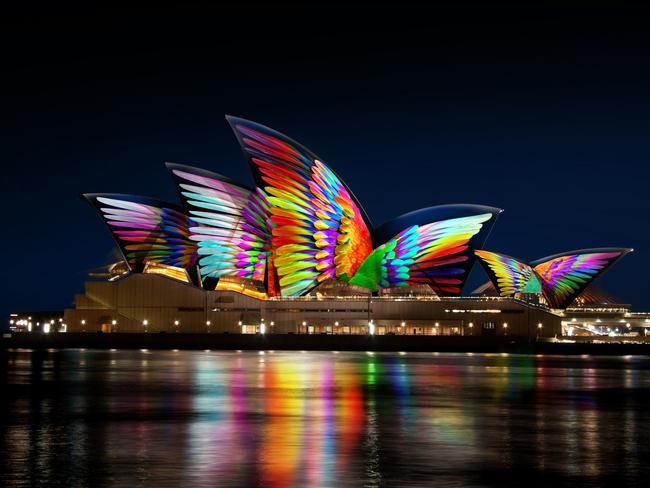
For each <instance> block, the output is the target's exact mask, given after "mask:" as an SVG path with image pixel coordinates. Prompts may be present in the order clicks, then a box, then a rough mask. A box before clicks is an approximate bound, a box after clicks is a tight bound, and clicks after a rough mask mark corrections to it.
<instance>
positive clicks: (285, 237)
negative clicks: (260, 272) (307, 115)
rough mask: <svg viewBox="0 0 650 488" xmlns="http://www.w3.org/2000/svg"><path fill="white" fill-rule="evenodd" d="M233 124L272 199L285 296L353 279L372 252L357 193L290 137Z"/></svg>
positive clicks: (238, 121)
mask: <svg viewBox="0 0 650 488" xmlns="http://www.w3.org/2000/svg"><path fill="white" fill-rule="evenodd" d="M228 122H229V123H230V125H231V127H232V129H233V131H234V132H235V135H236V136H237V139H238V141H239V143H240V145H241V147H242V149H243V151H244V154H245V155H246V157H247V158H248V160H249V162H250V165H251V169H252V171H253V174H254V176H255V180H256V182H257V185H258V186H259V187H260V188H262V189H263V190H264V192H265V193H266V194H267V195H268V202H269V208H270V213H271V221H272V223H273V230H272V238H271V244H272V248H273V253H274V259H273V262H274V265H275V268H276V270H277V273H278V276H279V285H280V289H281V294H282V295H283V296H299V295H304V294H305V293H308V292H309V291H310V290H311V289H313V288H314V287H315V286H317V285H318V284H319V283H321V282H323V281H325V280H326V279H329V278H336V279H338V280H341V281H347V280H349V279H350V277H352V276H353V275H354V274H355V272H356V271H357V269H358V268H359V266H360V265H361V263H362V262H363V261H364V259H365V258H366V257H367V256H368V255H369V254H370V252H371V251H372V240H371V235H370V231H369V223H368V219H367V217H366V215H365V213H364V212H363V210H362V208H361V205H360V204H359V203H358V201H357V200H356V198H355V197H354V195H353V194H352V192H351V191H350V190H349V189H348V188H347V186H346V185H345V184H344V183H343V181H342V180H341V179H340V178H339V177H338V176H337V175H336V174H335V173H334V172H333V171H332V170H331V169H330V168H329V167H328V166H327V165H326V164H325V163H323V162H322V161H321V160H319V158H318V157H317V156H316V155H315V154H314V153H312V152H311V151H310V150H309V149H307V148H305V147H304V146H302V145H301V144H299V143H297V142H295V141H293V140H291V139H290V138H288V137H287V136H285V135H283V134H280V133H279V132H276V131H274V130H273V129H269V128H268V127H264V126H262V125H260V124H256V123H254V122H250V121H248V120H244V119H239V118H235V117H228Z"/></svg>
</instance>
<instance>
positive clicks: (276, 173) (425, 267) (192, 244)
mask: <svg viewBox="0 0 650 488" xmlns="http://www.w3.org/2000/svg"><path fill="white" fill-rule="evenodd" d="M227 119H228V122H229V123H230V125H231V126H232V129H233V131H234V132H235V135H236V136H237V139H238V141H239V143H240V145H241V147H242V149H243V151H244V154H245V155H246V157H247V158H248V160H249V162H250V167H251V169H252V172H253V175H254V177H255V180H256V183H257V185H258V188H256V189H250V188H247V187H246V186H244V185H241V184H239V183H236V182H234V181H232V180H230V179H228V178H226V177H224V176H221V175H219V174H216V173H211V172H209V171H204V170H202V169H199V168H194V167H191V166H184V165H178V164H172V163H168V164H167V166H168V168H169V169H170V171H171V172H172V174H173V176H174V179H175V180H176V183H177V186H178V191H179V194H180V197H181V200H182V202H183V205H184V209H185V211H184V212H183V211H181V209H179V208H176V207H175V206H174V205H172V204H168V203H165V202H160V201H158V200H153V199H147V198H144V197H135V196H129V195H113V194H87V195H85V197H86V198H87V199H88V200H89V201H90V202H91V203H92V204H93V205H94V206H95V207H96V209H97V211H98V212H99V214H100V215H101V217H102V219H103V220H104V222H105V223H106V224H107V225H108V227H109V229H110V230H111V232H112V234H113V236H114V237H115V239H116V241H117V242H118V244H119V246H120V249H121V250H122V253H123V255H124V258H125V260H126V261H127V263H128V264H129V267H130V269H131V270H132V271H138V272H141V271H142V270H143V269H144V267H145V265H146V264H147V263H159V264H164V265H167V266H174V267H177V268H183V269H185V270H187V272H188V275H189V276H191V278H192V279H193V281H194V282H195V283H196V284H199V285H201V286H203V287H204V288H206V289H215V288H216V285H217V280H219V279H221V278H224V277H227V278H237V279H246V280H253V281H257V282H262V283H264V286H265V289H266V296H267V297H268V296H277V295H282V296H300V295H304V294H307V293H309V292H310V291H311V290H312V289H314V288H315V287H316V286H318V285H319V284H321V283H323V282H324V281H326V280H330V279H336V280H339V281H342V282H349V283H352V284H355V285H360V286H363V287H366V288H368V289H370V290H373V291H377V290H378V289H379V288H393V287H406V286H414V285H423V284H424V285H428V286H429V287H430V288H432V289H433V290H434V291H435V292H436V293H437V294H438V295H441V296H450V295H451V296H457V295H460V294H461V292H462V288H463V286H464V284H465V282H466V280H467V277H468V275H469V272H470V270H471V267H472V265H473V263H474V259H475V255H474V253H473V252H472V251H473V250H474V249H480V248H482V246H483V243H484V242H485V239H486V238H487V235H488V234H489V232H490V230H491V228H492V226H493V225H494V223H495V221H496V217H497V216H498V214H499V213H500V212H501V210H500V209H496V208H493V207H485V206H479V205H441V206H438V207H430V208H426V209H421V210H417V211H415V212H410V213H408V214H405V215H402V216H400V217H398V218H396V219H394V220H392V221H389V222H387V223H385V224H384V225H382V226H380V227H379V228H373V227H372V226H371V225H370V222H369V219H368V218H367V216H366V214H365V212H364V211H363V208H362V207H361V205H360V204H359V202H358V200H357V199H356V198H355V196H354V195H353V193H352V192H351V191H350V189H349V188H348V187H347V186H346V185H345V183H344V182H343V181H342V180H341V178H339V177H338V176H337V175H336V173H335V172H334V171H332V169H331V168H329V167H328V166H327V165H326V164H325V163H323V162H322V161H321V160H320V159H319V158H318V156H316V155H315V154H314V153H313V152H311V151H310V150H309V149H307V148H306V147H304V146H302V145H301V144H299V143H297V142H295V141H293V140H292V139H290V138H289V137H287V136H285V135H283V134H281V133H279V132H277V131H274V130H273V129H270V128H268V127H265V126H263V125H260V124H257V123H255V122H251V121H248V120H244V119H239V118H235V117H227ZM373 242H374V243H382V244H381V245H380V246H379V247H377V248H375V249H374V251H373ZM587 251H590V250H587ZM624 251H625V250H620V249H614V250H605V251H602V252H600V251H599V250H596V251H594V252H593V253H592V254H594V255H593V256H588V255H587V254H589V253H588V252H586V251H577V252H576V253H579V254H577V255H576V256H570V255H569V254H568V253H567V254H565V255H558V256H553V257H551V258H547V260H548V261H551V260H552V258H553V262H552V263H551V262H549V263H542V262H539V263H538V264H537V265H536V267H535V269H534V270H533V269H532V266H533V265H527V264H526V263H522V262H521V261H518V260H515V259H513V258H509V257H508V256H501V255H498V254H495V253H487V252H484V254H483V255H481V254H477V255H476V256H479V257H481V258H482V260H481V262H482V264H483V265H484V267H485V268H486V270H487V271H488V274H490V276H491V279H492V280H493V281H495V283H496V286H497V288H498V289H499V292H500V293H501V294H502V295H511V294H516V293H522V292H537V291H538V289H539V288H542V289H543V290H542V291H543V293H544V295H545V297H546V298H547V299H548V301H549V303H550V304H552V306H556V307H558V308H562V307H563V306H566V305H567V304H568V303H570V302H571V301H572V300H573V298H575V295H576V293H579V292H580V291H581V290H582V289H584V287H585V286H586V284H588V283H589V282H590V281H591V280H592V279H593V278H594V277H596V276H597V275H598V274H599V273H600V272H602V270H604V269H605V268H607V267H608V266H609V265H611V264H612V263H613V262H614V261H616V257H617V256H620V255H622V254H621V253H623V252H624ZM616 252H618V253H619V254H615V253H616ZM612 253H614V254H612ZM196 268H198V276H197V272H196V271H197V269H196ZM538 268H539V269H538ZM540 275H544V276H543V279H542V278H540ZM583 285H584V286H583Z"/></svg>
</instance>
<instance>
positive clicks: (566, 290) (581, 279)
mask: <svg viewBox="0 0 650 488" xmlns="http://www.w3.org/2000/svg"><path fill="white" fill-rule="evenodd" d="M630 251H632V250H631V249H625V248H600V249H582V250H579V251H569V252H566V253H562V254H556V255H554V256H549V257H547V258H542V259H540V260H537V261H535V262H533V263H531V266H533V269H534V270H535V272H536V273H537V274H538V275H539V276H540V277H541V278H542V286H543V288H542V289H543V292H544V296H545V297H546V300H547V302H548V304H549V306H550V307H551V308H566V307H568V306H569V305H570V304H571V303H572V302H573V300H575V298H576V297H577V296H578V295H579V294H580V293H581V292H582V291H583V290H584V289H585V288H586V287H587V286H588V285H589V284H590V283H591V282H592V281H593V280H594V279H596V278H597V277H598V276H600V275H601V274H602V273H603V272H604V271H605V270H606V269H607V268H609V267H610V266H612V265H613V264H614V263H615V262H616V261H618V260H619V259H620V258H621V257H623V256H624V255H625V254H627V253H628V252H630Z"/></svg>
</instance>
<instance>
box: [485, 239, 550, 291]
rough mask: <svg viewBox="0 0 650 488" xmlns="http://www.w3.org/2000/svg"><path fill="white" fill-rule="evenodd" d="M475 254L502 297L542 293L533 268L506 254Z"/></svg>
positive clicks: (486, 252)
mask: <svg viewBox="0 0 650 488" xmlns="http://www.w3.org/2000/svg"><path fill="white" fill-rule="evenodd" d="M474 254H476V256H477V257H478V258H479V263H481V266H483V268H484V269H485V271H486V273H487V274H488V276H489V277H490V281H491V282H492V283H493V284H494V286H495V288H496V289H497V292H498V293H499V295H500V296H502V297H508V296H513V295H515V294H518V293H541V291H542V284H541V281H540V279H539V277H538V276H537V273H535V271H534V270H533V268H532V267H531V266H530V265H528V264H526V263H524V262H523V261H520V260H518V259H515V258H513V257H510V256H506V255H505V254H498V253H496V252H491V251H485V250H476V251H474Z"/></svg>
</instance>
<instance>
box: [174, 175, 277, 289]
mask: <svg viewBox="0 0 650 488" xmlns="http://www.w3.org/2000/svg"><path fill="white" fill-rule="evenodd" d="M167 168H168V169H169V170H170V171H171V172H172V174H173V176H174V178H175V180H176V182H177V185H178V189H179V193H180V197H181V200H182V201H183V204H184V206H185V208H186V210H187V212H188V214H189V215H190V217H191V219H192V222H193V223H194V225H192V226H190V228H189V233H190V236H189V238H190V239H191V240H192V241H194V242H196V243H197V246H198V248H197V253H198V265H199V271H200V274H201V278H202V279H203V280H205V279H206V278H213V279H218V278H221V277H223V276H234V277H238V278H247V279H251V280H256V281H264V278H265V274H266V269H267V264H268V256H269V254H270V245H271V239H270V237H271V221H270V213H269V203H268V201H267V196H266V195H265V194H264V192H263V191H262V190H260V189H259V188H258V189H257V190H251V189H249V188H246V187H244V186H242V185H240V184H238V183H235V182H234V181H232V180H230V179H228V178H226V177H225V176H221V175H218V174H216V173H211V172H209V171H205V170H202V169H199V168H194V167H191V166H185V165H180V164H173V163H167ZM210 288H213V286H210Z"/></svg>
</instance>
